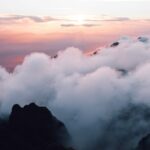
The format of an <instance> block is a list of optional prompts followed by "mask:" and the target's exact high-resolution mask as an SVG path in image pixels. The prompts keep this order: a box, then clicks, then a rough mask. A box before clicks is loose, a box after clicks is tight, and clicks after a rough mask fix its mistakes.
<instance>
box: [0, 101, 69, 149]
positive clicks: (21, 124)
mask: <svg viewBox="0 0 150 150" xmlns="http://www.w3.org/2000/svg"><path fill="white" fill-rule="evenodd" d="M69 140H70V137H69V134H68V132H67V130H66V128H65V126H64V124H63V123H62V122H60V121H59V120H57V119H56V118H55V117H54V116H53V115H52V114H51V112H50V111H49V110H48V109H47V108H45V107H39V106H37V105H36V104H34V103H32V104H30V105H26V106H25V107H23V108H21V107H20V106H19V105H14V106H13V108H12V112H11V114H10V116H9V119H8V121H1V123H0V150H72V148H65V147H68V143H69Z"/></svg>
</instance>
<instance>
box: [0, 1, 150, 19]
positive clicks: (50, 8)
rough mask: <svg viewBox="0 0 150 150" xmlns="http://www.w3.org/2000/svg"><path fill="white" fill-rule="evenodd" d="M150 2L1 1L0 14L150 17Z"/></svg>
mask: <svg viewBox="0 0 150 150" xmlns="http://www.w3.org/2000/svg"><path fill="white" fill-rule="evenodd" d="M149 8H150V0H128V1H127V0H74V1H73V0H0V13H9V14H24V15H54V16H57V15H58V16H60V15H69V14H71V15H76V14H85V15H95V16H99V15H102V14H104V15H112V16H129V17H134V18H148V17H150V9H149Z"/></svg>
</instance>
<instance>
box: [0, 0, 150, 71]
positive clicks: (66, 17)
mask: <svg viewBox="0 0 150 150" xmlns="http://www.w3.org/2000/svg"><path fill="white" fill-rule="evenodd" d="M149 28H150V0H130V1H129V0H128V1H127V0H72V1H71V0H0V65H3V66H5V67H7V68H12V67H14V66H15V64H16V63H18V62H21V61H22V59H23V57H24V56H25V55H27V54H29V53H31V52H37V51H38V52H46V53H48V54H50V55H55V54H56V53H57V51H58V50H63V49H65V48H67V47H70V46H73V47H78V48H80V49H81V50H83V51H89V50H94V49H96V48H97V47H100V46H103V45H107V44H110V43H111V42H113V41H114V40H116V39H117V38H119V37H120V36H126V35H127V36H128V35H129V36H141V35H145V34H150V30H149Z"/></svg>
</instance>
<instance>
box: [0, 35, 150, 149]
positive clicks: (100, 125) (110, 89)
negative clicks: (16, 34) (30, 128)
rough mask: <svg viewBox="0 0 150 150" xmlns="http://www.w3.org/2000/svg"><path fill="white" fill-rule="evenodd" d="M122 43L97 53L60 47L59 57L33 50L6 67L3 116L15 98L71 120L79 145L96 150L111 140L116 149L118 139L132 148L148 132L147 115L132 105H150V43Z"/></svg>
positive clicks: (0, 87) (0, 86)
mask: <svg viewBox="0 0 150 150" xmlns="http://www.w3.org/2000/svg"><path fill="white" fill-rule="evenodd" d="M141 39H147V40H146V42H145V41H144V42H143V40H141ZM118 42H119V45H117V46H115V47H104V48H101V50H100V51H98V52H97V54H96V55H93V56H86V55H84V54H83V53H82V51H81V50H79V49H77V48H74V47H70V48H67V49H66V50H64V51H60V52H58V57H57V58H55V59H53V58H51V57H50V56H48V55H46V54H43V53H33V54H31V55H29V56H27V57H26V58H25V59H24V62H23V63H22V64H21V65H18V66H17V67H16V68H15V70H14V72H13V73H8V72H7V71H6V70H5V69H4V68H3V67H1V68H0V114H1V116H3V115H7V114H8V113H9V112H10V109H11V106H12V105H13V104H15V103H18V104H20V105H25V104H27V103H29V102H36V103H37V104H39V105H44V106H47V107H48V108H49V109H51V110H52V111H53V113H54V114H55V115H56V116H57V117H58V118H59V119H60V120H62V121H63V122H64V123H65V124H66V126H67V128H68V129H69V132H70V134H71V135H72V138H73V141H74V144H75V147H76V148H77V149H81V150H87V149H90V150H91V149H94V147H95V146H96V145H97V144H98V143H99V144H100V145H101V143H100V142H102V143H104V142H105V146H103V150H108V149H110V147H108V146H109V145H110V146H111V150H116V149H117V148H118V145H117V144H116V142H114V140H118V139H120V142H122V143H124V142H125V145H126V147H122V148H121V149H122V150H128V149H130V148H133V147H131V146H135V145H136V143H137V142H138V140H139V139H140V138H141V137H142V136H143V135H145V134H146V133H147V132H149V131H148V130H147V131H145V130H144V127H148V126H149V125H150V123H149V122H148V121H147V120H144V119H143V116H144V115H145V114H143V116H141V115H140V114H138V113H136V112H134V111H133V110H137V109H133V108H134V107H136V106H145V105H146V107H148V110H149V107H150V93H149V91H150V80H149V77H150V42H149V37H141V38H140V39H139V38H137V39H134V38H133V39H132V38H129V37H122V38H121V39H119V40H118ZM122 72H126V73H122ZM126 109H127V113H129V111H130V112H132V111H133V112H132V113H131V114H132V115H131V116H130V115H127V117H131V118H129V119H127V120H126V121H125V120H124V119H122V118H124V117H123V116H122V115H121V114H122V113H123V112H124V111H125V110H126ZM138 109H139V110H140V108H138ZM146 110H147V109H146ZM137 112H139V111H137ZM142 112H145V107H143V111H142ZM120 116H121V117H120ZM119 118H120V119H119ZM137 120H138V122H139V124H138V125H137ZM108 127H109V128H108ZM108 129H109V130H108ZM107 131H110V134H109V133H107ZM117 131H118V132H117ZM127 131H130V132H127ZM137 131H141V132H138V134H136V133H137ZM119 133H120V134H119ZM133 134H136V135H137V137H136V139H133V137H132V136H133ZM106 135H107V136H106ZM108 136H109V138H108ZM113 136H115V138H114V137H113ZM125 138H127V139H126V140H124V139H125ZM118 143H119V142H118ZM131 143H132V144H131ZM133 143H134V144H133ZM106 145H107V147H106ZM122 145H123V144H122ZM101 148H102V147H101Z"/></svg>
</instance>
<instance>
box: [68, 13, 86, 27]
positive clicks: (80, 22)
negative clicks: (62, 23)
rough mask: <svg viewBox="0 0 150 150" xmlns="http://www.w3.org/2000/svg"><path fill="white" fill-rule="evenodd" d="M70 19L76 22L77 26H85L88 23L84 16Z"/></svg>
mask: <svg viewBox="0 0 150 150" xmlns="http://www.w3.org/2000/svg"><path fill="white" fill-rule="evenodd" d="M69 18H70V20H72V21H73V22H74V24H77V25H82V24H85V22H86V17H85V16H83V15H78V16H71V17H69Z"/></svg>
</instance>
